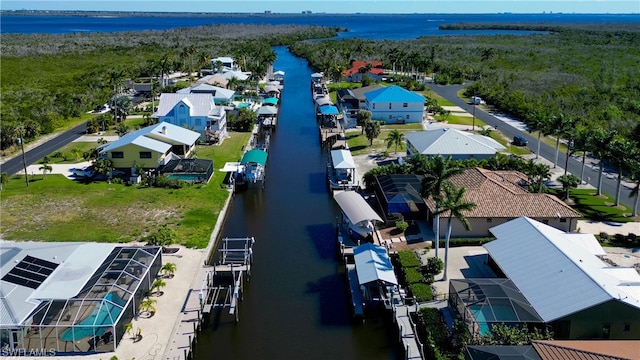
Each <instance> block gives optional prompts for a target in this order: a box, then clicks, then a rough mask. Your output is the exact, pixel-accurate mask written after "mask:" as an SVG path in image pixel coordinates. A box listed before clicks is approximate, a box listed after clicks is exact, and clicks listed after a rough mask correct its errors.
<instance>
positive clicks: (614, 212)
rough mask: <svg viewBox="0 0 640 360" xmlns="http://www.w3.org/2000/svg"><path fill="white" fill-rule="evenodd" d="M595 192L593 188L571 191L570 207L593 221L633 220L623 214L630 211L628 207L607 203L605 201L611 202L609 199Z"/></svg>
mask: <svg viewBox="0 0 640 360" xmlns="http://www.w3.org/2000/svg"><path fill="white" fill-rule="evenodd" d="M595 193H596V192H595V190H594V191H591V192H581V193H575V194H574V193H572V194H571V199H572V200H573V201H574V204H573V206H572V207H573V208H574V209H575V210H577V211H578V212H580V213H581V214H582V215H583V216H584V217H585V218H587V219H589V220H593V221H612V222H629V221H633V219H631V218H629V217H626V216H625V213H630V212H631V210H630V209H627V208H626V207H625V208H624V209H623V208H621V207H615V206H612V205H607V203H612V201H611V199H610V198H608V197H607V198H605V197H599V196H596V195H595Z"/></svg>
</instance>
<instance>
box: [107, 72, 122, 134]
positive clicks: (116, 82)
mask: <svg viewBox="0 0 640 360" xmlns="http://www.w3.org/2000/svg"><path fill="white" fill-rule="evenodd" d="M124 76H125V73H124V71H123V70H109V72H107V82H108V84H109V85H111V86H113V93H112V95H111V111H113V118H114V120H115V122H118V109H117V107H116V105H115V101H116V98H117V97H118V94H120V87H121V86H122V82H123V81H124Z"/></svg>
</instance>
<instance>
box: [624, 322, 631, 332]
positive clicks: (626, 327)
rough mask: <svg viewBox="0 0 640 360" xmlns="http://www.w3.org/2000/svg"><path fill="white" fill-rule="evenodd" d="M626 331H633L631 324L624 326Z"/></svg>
mask: <svg viewBox="0 0 640 360" xmlns="http://www.w3.org/2000/svg"><path fill="white" fill-rule="evenodd" d="M624 331H631V324H630V323H625V324H624Z"/></svg>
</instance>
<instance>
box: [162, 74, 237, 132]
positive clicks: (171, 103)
mask: <svg viewBox="0 0 640 360" xmlns="http://www.w3.org/2000/svg"><path fill="white" fill-rule="evenodd" d="M203 86H204V85H203ZM207 86H208V85H207ZM151 117H152V118H154V119H158V122H167V123H170V124H173V125H177V126H181V127H188V128H189V129H192V130H193V131H196V132H198V133H199V134H200V137H201V138H202V139H203V140H210V139H212V138H216V139H218V140H219V139H222V138H225V137H227V136H228V133H227V113H226V110H225V109H224V107H223V106H216V104H215V99H214V96H213V95H212V94H211V93H208V92H204V93H189V94H181V93H163V94H160V103H159V104H158V109H157V111H156V112H155V113H153V114H152V115H151Z"/></svg>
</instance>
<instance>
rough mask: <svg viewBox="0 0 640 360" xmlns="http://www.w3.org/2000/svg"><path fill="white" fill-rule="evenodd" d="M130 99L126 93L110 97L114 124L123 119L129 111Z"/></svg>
mask: <svg viewBox="0 0 640 360" xmlns="http://www.w3.org/2000/svg"><path fill="white" fill-rule="evenodd" d="M131 106H132V103H131V99H130V98H129V97H128V96H126V95H116V96H114V97H113V99H111V111H112V112H113V114H114V119H115V122H116V124H117V123H119V122H122V121H124V120H125V119H126V118H127V116H129V112H130V111H131Z"/></svg>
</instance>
